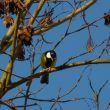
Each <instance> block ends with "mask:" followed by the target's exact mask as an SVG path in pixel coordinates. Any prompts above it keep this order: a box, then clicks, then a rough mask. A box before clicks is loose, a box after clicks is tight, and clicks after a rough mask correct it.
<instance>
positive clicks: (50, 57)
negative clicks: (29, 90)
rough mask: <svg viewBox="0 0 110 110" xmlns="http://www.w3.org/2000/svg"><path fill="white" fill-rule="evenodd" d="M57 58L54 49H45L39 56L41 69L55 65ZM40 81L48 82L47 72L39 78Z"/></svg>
mask: <svg viewBox="0 0 110 110" xmlns="http://www.w3.org/2000/svg"><path fill="white" fill-rule="evenodd" d="M56 60H57V55H56V52H55V51H54V50H49V51H46V52H44V53H43V54H42V56H41V66H42V68H43V69H49V68H53V67H55V64H56ZM40 82H41V83H46V84H48V83H49V74H46V75H43V76H42V78H41V80H40Z"/></svg>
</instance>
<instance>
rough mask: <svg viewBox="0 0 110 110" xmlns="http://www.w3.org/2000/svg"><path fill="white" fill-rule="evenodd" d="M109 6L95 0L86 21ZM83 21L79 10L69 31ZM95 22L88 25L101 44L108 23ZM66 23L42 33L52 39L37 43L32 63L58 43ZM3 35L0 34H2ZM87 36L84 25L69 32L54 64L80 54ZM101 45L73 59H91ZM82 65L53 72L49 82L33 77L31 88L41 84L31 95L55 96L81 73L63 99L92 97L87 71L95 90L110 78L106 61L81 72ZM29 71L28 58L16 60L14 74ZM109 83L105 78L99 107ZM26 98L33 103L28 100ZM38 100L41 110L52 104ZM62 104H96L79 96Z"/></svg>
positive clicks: (81, 108)
mask: <svg viewBox="0 0 110 110" xmlns="http://www.w3.org/2000/svg"><path fill="white" fill-rule="evenodd" d="M71 1H72V0H71ZM66 9H68V10H70V7H69V5H62V6H60V7H59V8H58V11H57V12H56V14H57V13H60V11H62V10H66ZM109 9H110V0H98V2H97V3H96V4H95V5H94V6H92V7H91V8H89V9H88V10H87V11H86V12H85V13H86V15H87V16H86V19H87V20H88V22H92V21H94V20H95V19H98V18H100V17H102V16H103V14H104V13H105V12H108V11H109ZM82 25H84V21H83V20H82V18H81V14H79V15H78V16H76V17H75V18H73V20H72V22H71V26H70V30H69V31H70V32H71V31H74V30H76V29H78V28H80V27H81V26H82ZM96 25H97V26H98V27H90V30H91V35H92V38H93V42H94V45H96V44H100V43H101V42H102V41H103V40H105V39H107V38H108V37H109V36H110V27H107V26H105V25H104V20H100V21H99V22H97V23H96ZM0 26H1V27H2V26H3V24H2V22H1V21H0ZM67 26H68V22H66V23H64V24H62V25H60V26H58V27H55V28H54V29H52V30H50V31H49V32H46V33H44V37H45V38H46V39H47V40H48V41H52V42H53V43H52V44H45V43H44V44H43V46H42V48H41V44H39V45H38V46H37V48H36V57H35V66H37V65H38V64H39V62H40V56H41V51H42V52H44V51H47V50H49V49H52V48H53V47H54V45H55V44H56V43H57V41H58V40H59V39H60V38H61V37H62V36H63V35H64V32H65V30H66V28H67ZM4 32H6V29H5V30H3V29H2V28H0V33H1V35H2V36H3V35H4ZM2 36H1V37H0V38H2ZM39 38H40V37H39ZM37 39H38V36H35V37H34V41H33V42H36V40H37ZM87 39H88V31H87V29H84V30H82V31H80V32H78V33H75V34H72V35H70V36H68V37H67V38H66V39H65V40H64V41H63V42H62V43H61V44H60V45H59V46H58V47H57V48H56V49H55V51H56V53H57V56H58V60H57V64H56V66H59V65H61V64H63V63H64V62H65V61H66V60H67V59H68V58H69V57H71V56H76V55H79V54H81V53H83V52H85V51H86V43H87ZM103 47H104V45H103V46H101V47H100V48H98V49H96V50H95V51H94V52H93V53H91V54H88V55H85V56H83V57H79V58H77V59H74V60H73V61H72V62H76V61H81V60H89V59H94V58H96V57H97V56H98V55H99V53H101V51H102V48H103ZM40 49H41V50H40ZM102 58H105V59H107V58H108V59H109V58H110V56H109V55H107V54H104V55H103V57H102ZM8 60H9V58H7V56H4V55H0V61H1V62H2V63H0V68H5V66H6V62H8ZM85 67H86V66H81V67H76V68H70V69H67V70H63V71H59V72H55V73H53V74H51V75H50V82H49V85H41V84H40V79H34V80H33V83H32V86H31V91H37V90H39V89H40V88H42V87H44V88H43V90H42V91H41V92H40V93H38V94H37V95H34V96H33V97H34V98H38V99H52V98H57V96H58V93H59V89H60V88H61V92H60V95H63V94H65V93H66V92H67V91H68V90H70V88H72V86H73V84H75V83H76V81H77V80H78V78H79V77H80V75H81V74H83V78H82V80H81V82H80V83H79V85H78V87H77V88H76V89H75V90H73V92H72V93H71V94H69V95H68V96H66V97H64V98H63V99H62V100H66V99H71V98H93V93H92V91H91V89H90V86H89V83H88V79H87V76H88V75H89V77H90V79H91V81H92V83H93V87H94V89H95V90H96V91H98V89H99V88H100V87H101V85H102V84H104V82H105V81H106V80H110V74H109V71H110V68H109V64H104V65H102V64H100V65H91V66H90V67H88V68H87V69H86V70H85V71H84V72H83V70H84V68H85ZM39 70H41V68H39ZM39 70H38V71H39ZM38 71H37V72H38ZM30 72H31V68H30V62H29V61H25V62H21V61H16V63H15V66H14V73H15V74H17V75H21V76H23V77H25V76H28V75H30ZM82 72H83V73H82ZM16 80H18V79H17V78H15V77H14V76H13V77H12V81H16ZM109 85H110V82H108V84H107V85H106V86H105V88H104V89H103V91H102V93H101V94H100V110H105V108H106V105H107V103H108V102H109V101H110V94H109V92H108V91H110V86H109ZM18 88H20V89H26V86H25V84H23V85H21V86H20V87H18ZM16 92H17V90H15V89H13V90H11V91H9V92H8V93H7V94H6V95H5V96H4V98H3V99H7V98H11V97H12V96H13V95H15V94H16ZM29 102H30V103H32V102H31V101H29ZM86 102H87V103H86ZM14 103H15V104H18V103H19V105H20V104H23V103H24V100H22V101H21V100H16V101H15V102H14ZM37 103H38V104H39V105H41V107H42V109H43V110H49V109H50V107H51V105H52V103H48V102H45V103H44V102H37ZM61 106H62V108H63V110H73V109H76V110H89V109H90V108H91V110H95V105H94V104H93V103H91V101H90V100H80V101H73V102H69V103H62V104H61ZM54 108H58V110H60V108H59V106H58V105H57V106H55V107H54ZM5 109H7V108H5V107H2V108H1V110H5ZM7 110H8V109H7ZM19 110H22V109H19ZM27 110H38V108H31V107H30V108H29V109H27Z"/></svg>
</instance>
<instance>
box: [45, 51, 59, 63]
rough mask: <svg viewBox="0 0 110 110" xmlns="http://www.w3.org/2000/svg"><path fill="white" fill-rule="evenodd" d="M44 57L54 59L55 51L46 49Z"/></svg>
mask: <svg viewBox="0 0 110 110" xmlns="http://www.w3.org/2000/svg"><path fill="white" fill-rule="evenodd" d="M46 57H47V58H50V59H51V60H52V61H54V60H56V57H57V56H56V52H55V51H53V50H50V51H47V53H46Z"/></svg>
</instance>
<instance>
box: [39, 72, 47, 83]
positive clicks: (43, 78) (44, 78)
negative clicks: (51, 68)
mask: <svg viewBox="0 0 110 110" xmlns="http://www.w3.org/2000/svg"><path fill="white" fill-rule="evenodd" d="M40 83H42V84H44V83H46V84H48V83H49V74H46V75H43V76H42V78H41V80H40Z"/></svg>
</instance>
